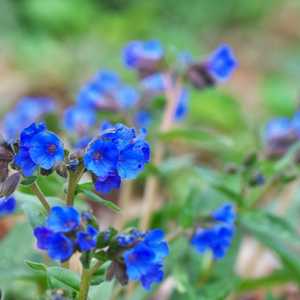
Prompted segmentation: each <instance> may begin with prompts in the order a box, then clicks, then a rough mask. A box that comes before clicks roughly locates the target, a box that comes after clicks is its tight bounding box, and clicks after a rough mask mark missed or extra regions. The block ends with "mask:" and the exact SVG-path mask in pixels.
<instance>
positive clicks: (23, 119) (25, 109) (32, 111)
mask: <svg viewBox="0 0 300 300" xmlns="http://www.w3.org/2000/svg"><path fill="white" fill-rule="evenodd" d="M54 109H55V104H54V102H53V100H52V99H50V98H42V97H24V98H22V99H21V100H20V101H19V102H18V103H17V104H16V106H15V108H14V109H13V110H12V111H11V112H9V113H8V114H6V116H5V117H4V119H3V124H2V125H3V137H4V139H5V140H6V141H7V142H8V143H14V142H15V141H16V139H17V137H18V136H19V134H20V132H21V131H22V130H23V129H24V128H25V127H28V126H29V125H30V124H31V123H33V122H36V121H38V120H39V119H40V118H41V117H42V116H43V115H45V114H48V113H51V112H53V111H54Z"/></svg>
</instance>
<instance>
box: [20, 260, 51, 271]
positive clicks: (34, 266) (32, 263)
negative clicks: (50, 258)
mask: <svg viewBox="0 0 300 300" xmlns="http://www.w3.org/2000/svg"><path fill="white" fill-rule="evenodd" d="M24 263H25V264H26V265H27V266H28V267H29V268H30V269H31V270H33V271H43V272H46V271H47V266H46V265H45V264H42V263H38V262H35V261H31V260H25V261H24Z"/></svg>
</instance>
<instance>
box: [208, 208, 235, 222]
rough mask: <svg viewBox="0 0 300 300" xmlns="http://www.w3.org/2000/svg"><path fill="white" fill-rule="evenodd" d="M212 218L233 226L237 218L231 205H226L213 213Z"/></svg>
mask: <svg viewBox="0 0 300 300" xmlns="http://www.w3.org/2000/svg"><path fill="white" fill-rule="evenodd" d="M212 217H213V218H214V220H216V221H219V222H224V223H227V224H233V223H234V221H235V218H236V214H235V209H234V206H233V205H232V204H230V203H226V204H224V205H222V206H221V207H219V208H218V209H217V210H215V211H214V212H213V213H212Z"/></svg>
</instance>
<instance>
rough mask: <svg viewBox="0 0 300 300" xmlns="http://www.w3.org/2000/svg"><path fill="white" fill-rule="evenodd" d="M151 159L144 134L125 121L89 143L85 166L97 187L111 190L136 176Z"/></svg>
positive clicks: (84, 160) (101, 189)
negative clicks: (122, 181) (140, 133)
mask: <svg viewBox="0 0 300 300" xmlns="http://www.w3.org/2000/svg"><path fill="white" fill-rule="evenodd" d="M149 160H150V147H149V145H148V143H147V142H146V141H145V140H144V135H137V134H136V131H135V129H134V128H128V127H126V126H124V125H122V124H117V125H116V126H114V127H111V128H108V129H107V130H104V131H103V132H102V133H101V135H100V136H99V137H98V138H96V139H94V140H93V141H92V142H91V143H90V144H89V145H88V147H87V149H86V152H85V154H84V156H83V162H84V166H85V168H86V169H87V170H89V171H90V172H91V173H92V174H93V177H94V182H95V187H96V189H97V190H98V191H101V192H109V191H110V190H111V189H113V188H118V187H119V186H120V183H121V180H123V179H134V178H136V177H137V176H138V175H139V173H140V172H141V171H142V170H143V168H144V166H145V164H146V163H148V162H149Z"/></svg>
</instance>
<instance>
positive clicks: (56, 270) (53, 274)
mask: <svg viewBox="0 0 300 300" xmlns="http://www.w3.org/2000/svg"><path fill="white" fill-rule="evenodd" d="M47 275H48V279H49V281H50V282H51V283H52V285H61V286H65V287H69V288H71V289H72V290H74V291H76V292H78V291H79V287H80V276H79V274H77V273H74V272H72V271H70V270H68V269H65V268H61V267H49V268H47Z"/></svg>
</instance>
